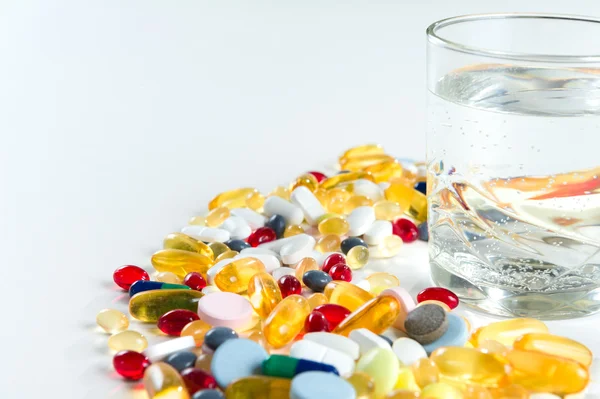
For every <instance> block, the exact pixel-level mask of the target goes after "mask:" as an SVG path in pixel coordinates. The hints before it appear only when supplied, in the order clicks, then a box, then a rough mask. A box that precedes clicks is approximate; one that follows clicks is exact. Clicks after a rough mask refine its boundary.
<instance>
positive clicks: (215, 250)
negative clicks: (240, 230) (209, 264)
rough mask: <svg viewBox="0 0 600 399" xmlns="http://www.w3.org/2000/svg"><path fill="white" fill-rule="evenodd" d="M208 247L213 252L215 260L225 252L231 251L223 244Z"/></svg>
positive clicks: (215, 243)
mask: <svg viewBox="0 0 600 399" xmlns="http://www.w3.org/2000/svg"><path fill="white" fill-rule="evenodd" d="M208 247H209V248H210V250H211V251H212V252H213V260H214V259H217V258H218V257H219V255H221V254H222V253H223V252H227V251H229V247H228V246H227V245H225V244H223V243H222V242H211V243H210V244H208Z"/></svg>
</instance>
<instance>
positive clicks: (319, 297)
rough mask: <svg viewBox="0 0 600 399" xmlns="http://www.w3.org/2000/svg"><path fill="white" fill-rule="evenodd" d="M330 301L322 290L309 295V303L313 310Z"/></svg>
mask: <svg viewBox="0 0 600 399" xmlns="http://www.w3.org/2000/svg"><path fill="white" fill-rule="evenodd" d="M327 303H329V300H328V299H327V297H326V296H325V294H323V293H321V292H315V293H314V294H312V295H311V296H309V297H308V305H309V306H310V310H313V309H314V308H316V307H317V306H321V305H325V304H327Z"/></svg>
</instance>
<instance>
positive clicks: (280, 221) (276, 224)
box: [265, 215, 285, 238]
mask: <svg viewBox="0 0 600 399" xmlns="http://www.w3.org/2000/svg"><path fill="white" fill-rule="evenodd" d="M265 227H270V228H272V229H273V231H274V232H275V234H277V238H281V237H283V232H284V231H285V219H284V218H283V216H281V215H273V216H271V217H270V218H269V220H267V222H266V223H265Z"/></svg>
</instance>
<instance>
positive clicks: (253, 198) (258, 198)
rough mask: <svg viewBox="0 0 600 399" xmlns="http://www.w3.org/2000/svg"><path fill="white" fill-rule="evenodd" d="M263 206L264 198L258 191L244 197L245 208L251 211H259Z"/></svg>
mask: <svg viewBox="0 0 600 399" xmlns="http://www.w3.org/2000/svg"><path fill="white" fill-rule="evenodd" d="M264 204H265V196H264V195H262V194H261V193H259V192H258V191H256V192H254V193H252V194H250V195H249V196H248V197H246V206H247V207H248V208H250V209H252V210H253V211H259V210H261V209H262V208H263V205H264Z"/></svg>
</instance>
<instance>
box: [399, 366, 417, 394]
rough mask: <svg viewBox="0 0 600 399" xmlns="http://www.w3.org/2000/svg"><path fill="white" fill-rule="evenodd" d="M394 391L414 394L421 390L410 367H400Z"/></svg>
mask: <svg viewBox="0 0 600 399" xmlns="http://www.w3.org/2000/svg"><path fill="white" fill-rule="evenodd" d="M394 389H401V390H406V391H412V392H419V391H420V390H421V388H420V387H419V384H417V380H416V379H415V375H414V373H413V371H412V369H411V368H410V367H400V369H399V370H398V379H397V380H396V385H395V386H394Z"/></svg>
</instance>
